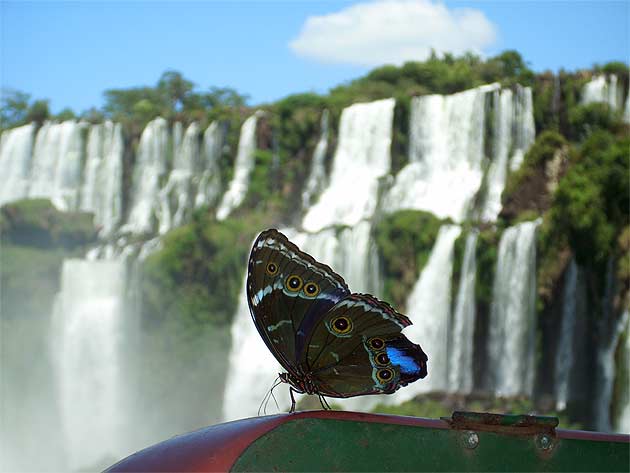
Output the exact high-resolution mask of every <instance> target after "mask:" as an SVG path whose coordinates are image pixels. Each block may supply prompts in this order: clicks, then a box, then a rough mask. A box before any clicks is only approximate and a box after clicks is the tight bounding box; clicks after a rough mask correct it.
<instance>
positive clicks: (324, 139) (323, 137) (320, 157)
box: [302, 110, 329, 209]
mask: <svg viewBox="0 0 630 473" xmlns="http://www.w3.org/2000/svg"><path fill="white" fill-rule="evenodd" d="M328 115H329V114H328V110H324V111H323V112H322V119H321V123H320V135H319V141H318V142H317V146H315V152H314V153H313V160H312V163H311V173H310V174H309V176H308V180H307V181H306V186H305V188H304V192H303V193H302V208H304V209H307V208H308V207H309V206H310V205H311V204H312V203H313V202H312V200H313V197H314V196H315V195H316V194H317V193H318V192H320V191H321V190H322V189H323V188H324V186H325V185H326V168H325V166H324V161H325V158H326V151H328Z"/></svg>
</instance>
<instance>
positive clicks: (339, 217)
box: [302, 99, 395, 232]
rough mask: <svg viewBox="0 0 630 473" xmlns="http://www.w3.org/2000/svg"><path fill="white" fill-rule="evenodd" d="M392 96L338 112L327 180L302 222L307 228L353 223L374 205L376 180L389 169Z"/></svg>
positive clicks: (371, 209) (365, 215)
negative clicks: (331, 164)
mask: <svg viewBox="0 0 630 473" xmlns="http://www.w3.org/2000/svg"><path fill="white" fill-rule="evenodd" d="M394 105H395V101H394V99H384V100H378V101H376V102H370V103H358V104H354V105H351V106H350V107H347V108H345V109H344V110H343V112H342V113H341V121H340V125H339V142H338V145H337V150H336V151H335V156H334V158H333V166H332V171H331V175H330V183H329V185H328V187H326V189H324V191H323V193H322V195H321V196H320V198H319V200H318V201H317V203H316V204H315V205H313V206H312V207H311V208H310V209H309V210H308V212H307V213H306V215H305V216H304V220H303V222H302V226H303V228H304V229H305V230H306V231H308V232H317V231H319V230H321V229H323V228H325V227H327V226H331V225H355V224H356V223H358V222H359V221H360V220H363V219H366V218H370V217H371V216H372V214H373V213H374V210H375V209H376V201H377V197H378V180H379V178H380V177H382V176H384V175H386V174H387V173H388V172H389V169H390V164H391V163H390V161H391V157H390V146H391V137H392V121H393V116H394Z"/></svg>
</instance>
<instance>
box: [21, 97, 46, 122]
mask: <svg viewBox="0 0 630 473" xmlns="http://www.w3.org/2000/svg"><path fill="white" fill-rule="evenodd" d="M49 117H50V110H49V108H48V100H35V101H34V102H33V103H32V104H31V106H30V107H29V109H28V113H27V115H26V121H27V122H38V123H42V122H43V121H44V120H47V119H48V118H49Z"/></svg>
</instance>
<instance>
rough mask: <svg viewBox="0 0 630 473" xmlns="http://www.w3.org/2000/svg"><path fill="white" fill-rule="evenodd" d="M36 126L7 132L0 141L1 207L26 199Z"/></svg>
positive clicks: (31, 125) (30, 125) (29, 125)
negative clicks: (7, 203)
mask: <svg viewBox="0 0 630 473" xmlns="http://www.w3.org/2000/svg"><path fill="white" fill-rule="evenodd" d="M34 132H35V126H34V125H33V124H32V123H31V124H28V125H24V126H20V127H17V128H13V129H12V130H6V131H4V132H3V133H2V138H1V139H0V182H2V188H1V189H0V205H2V204H5V203H6V202H12V201H15V200H19V199H22V198H24V197H26V195H27V192H28V187H29V183H30V176H29V174H30V170H31V154H32V149H33V138H34V136H33V134H34Z"/></svg>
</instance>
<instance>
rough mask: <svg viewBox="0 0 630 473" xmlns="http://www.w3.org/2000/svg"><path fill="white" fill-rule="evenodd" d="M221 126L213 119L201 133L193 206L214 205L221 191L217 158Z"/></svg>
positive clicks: (221, 144) (221, 139) (223, 138)
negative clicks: (201, 153) (198, 171)
mask: <svg viewBox="0 0 630 473" xmlns="http://www.w3.org/2000/svg"><path fill="white" fill-rule="evenodd" d="M224 135H225V133H224V131H223V128H222V127H221V126H219V124H218V123H217V122H216V121H215V122H212V123H210V125H209V126H208V128H206V131H205V132H204V134H203V152H204V154H203V158H204V159H203V161H202V162H201V166H202V170H201V177H200V179H199V183H198V185H197V194H196V196H195V208H198V207H201V206H203V205H214V204H216V201H217V199H218V197H219V192H220V191H221V175H220V174H219V158H220V156H221V151H222V149H223V142H224V140H225V136H224Z"/></svg>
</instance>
